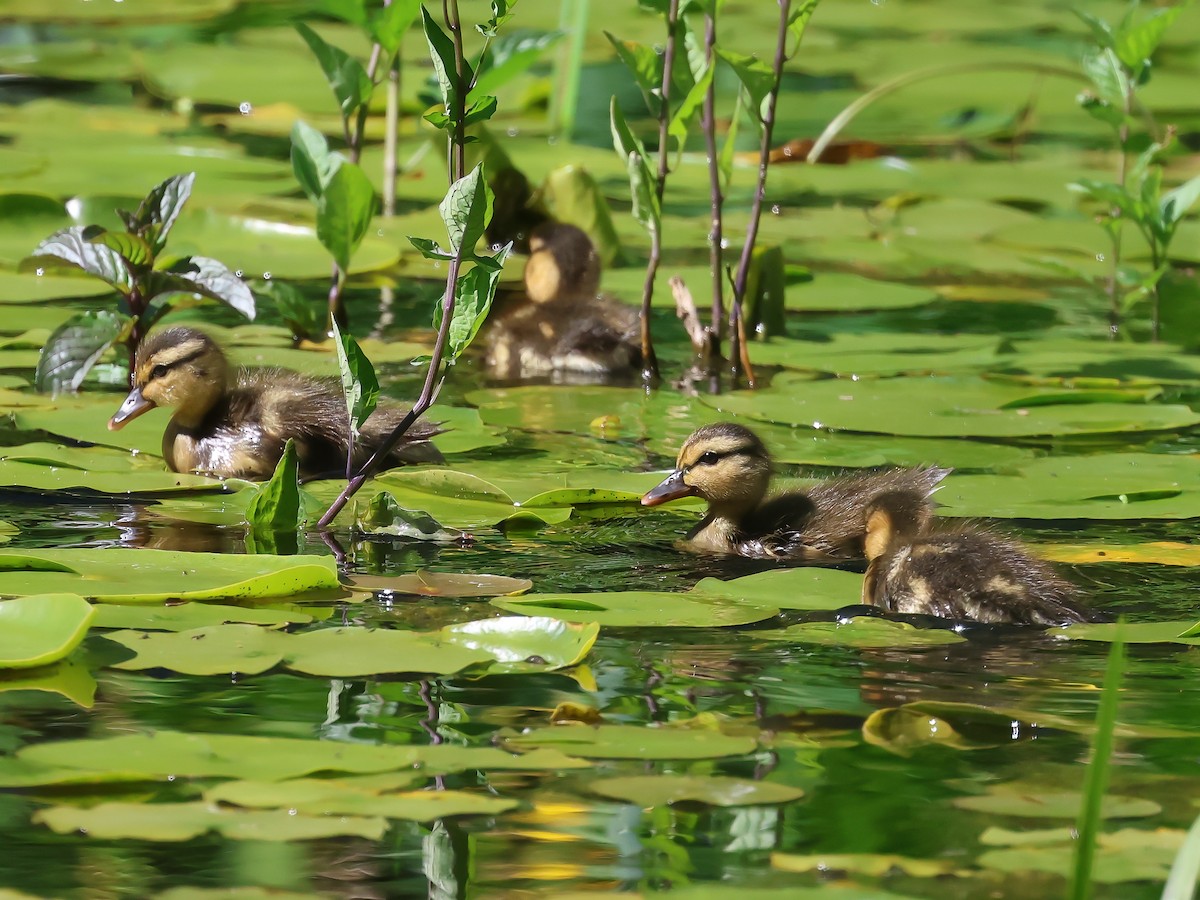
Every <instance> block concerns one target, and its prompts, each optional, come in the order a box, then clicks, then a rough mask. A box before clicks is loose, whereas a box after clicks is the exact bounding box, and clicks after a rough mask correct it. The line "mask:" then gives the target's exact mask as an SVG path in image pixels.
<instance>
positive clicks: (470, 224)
mask: <svg viewBox="0 0 1200 900" xmlns="http://www.w3.org/2000/svg"><path fill="white" fill-rule="evenodd" d="M494 201H495V196H494V195H493V194H492V189H491V188H489V187H488V185H487V179H486V178H484V176H483V163H480V164H479V165H477V166H476V167H475V168H474V169H472V170H471V171H470V172H468V173H467V174H466V175H464V176H463V177H462V178H460V179H458V181H456V182H454V184H452V185H450V190H448V191H447V192H446V197H445V199H443V200H442V202H441V203H440V204H439V205H438V210H439V211H440V212H441V214H442V221H443V222H445V223H446V232H447V233H448V234H449V236H450V247H451V249H453V250H454V252H455V253H460V252H461V253H462V254H464V255H470V254H472V253H473V251H474V249H475V245H476V244H477V243H478V242H479V239H480V238H481V237H483V232H484V231H485V230H486V229H487V226H488V223H489V222H490V221H491V220H492V203H493V202H494Z"/></svg>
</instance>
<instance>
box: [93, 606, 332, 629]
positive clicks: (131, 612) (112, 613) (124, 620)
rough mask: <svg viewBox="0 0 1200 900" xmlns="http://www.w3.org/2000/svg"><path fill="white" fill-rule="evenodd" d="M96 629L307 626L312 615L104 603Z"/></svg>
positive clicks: (236, 608) (293, 611)
mask: <svg viewBox="0 0 1200 900" xmlns="http://www.w3.org/2000/svg"><path fill="white" fill-rule="evenodd" d="M95 611H96V617H95V618H94V619H93V620H92V627H93V628H133V629H138V630H142V631H189V630H191V629H193V628H203V627H205V626H207V625H225V624H228V623H231V622H244V623H247V624H251V625H267V626H283V625H291V624H296V625H304V624H307V623H309V622H311V621H312V620H313V616H312V615H310V614H309V613H306V612H301V611H300V610H298V609H280V608H278V607H270V606H264V607H257V608H255V607H246V606H223V605H221V604H218V603H180V604H177V605H175V606H162V607H154V606H125V605H123V604H119V603H104V604H101V605H100V606H97V607H95Z"/></svg>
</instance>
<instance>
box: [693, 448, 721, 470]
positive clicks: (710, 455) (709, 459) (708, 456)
mask: <svg viewBox="0 0 1200 900" xmlns="http://www.w3.org/2000/svg"><path fill="white" fill-rule="evenodd" d="M720 458H721V457H719V456H718V455H717V454H716V453H714V452H713V451H712V450H706V451H704V452H703V453H701V454H700V458H699V459H698V460H696V462H697V463H699V464H700V465H702V466H711V465H713V464H714V463H715V462H716V461H717V460H719V459H720Z"/></svg>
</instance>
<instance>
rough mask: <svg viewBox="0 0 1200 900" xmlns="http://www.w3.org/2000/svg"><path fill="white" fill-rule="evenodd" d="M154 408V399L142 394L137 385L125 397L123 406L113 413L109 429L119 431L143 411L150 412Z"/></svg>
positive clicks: (109, 421)
mask: <svg viewBox="0 0 1200 900" xmlns="http://www.w3.org/2000/svg"><path fill="white" fill-rule="evenodd" d="M152 409H154V401H153V400H147V399H146V398H145V397H143V396H142V389H141V388H140V387H135V388H134V389H133V390H132V391H130V392H129V396H128V397H126V398H125V402H124V403H122V404H121V408H120V409H118V410H117V411H116V412H115V413H113V417H112V418H111V419H109V420H108V430H109V431H119V430H120V429H122V428H124V427H125V425H126V424H128V423H129V422H132V421H133V420H134V419H136V418H137V417H138V416H140V415H141V414H142V413H144V412H149V411H150V410H152Z"/></svg>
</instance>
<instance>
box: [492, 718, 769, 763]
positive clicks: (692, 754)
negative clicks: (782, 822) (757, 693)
mask: <svg viewBox="0 0 1200 900" xmlns="http://www.w3.org/2000/svg"><path fill="white" fill-rule="evenodd" d="M508 743H509V744H510V745H511V746H514V747H528V748H538V749H545V750H550V749H553V750H561V751H562V752H563V753H566V754H568V755H569V756H580V757H583V758H584V759H646V760H651V759H671V760H683V759H719V758H721V757H723V756H745V755H747V754H749V753H753V752H754V750H755V748H756V746H757V742H756V741H755V739H754V738H752V737H748V736H743V735H728V734H721V732H719V731H717V730H715V729H714V728H712V727H709V725H708V724H707V723H701V722H687V721H682V722H672V723H670V724H669V725H649V726H642V725H581V724H571V725H557V726H555V725H552V726H550V727H549V728H535V729H532V730H530V731H526V732H523V733H522V734H518V735H514V736H513V737H511V738H509V739H508Z"/></svg>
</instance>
